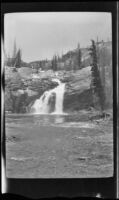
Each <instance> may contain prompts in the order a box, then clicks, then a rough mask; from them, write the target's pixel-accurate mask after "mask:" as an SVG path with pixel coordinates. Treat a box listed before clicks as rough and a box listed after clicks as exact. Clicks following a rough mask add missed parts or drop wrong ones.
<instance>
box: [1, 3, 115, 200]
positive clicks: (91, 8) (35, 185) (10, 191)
mask: <svg viewBox="0 0 119 200" xmlns="http://www.w3.org/2000/svg"><path fill="white" fill-rule="evenodd" d="M1 5H2V7H1V27H2V36H3V39H4V14H7V13H14V12H110V13H111V15H112V60H113V67H112V68H113V120H114V121H113V122H114V123H113V124H114V126H113V139H114V145H113V146H114V174H113V177H110V178H73V179H71V178H66V179H62V178H61V179H12V178H7V193H6V194H4V197H5V198H6V199H7V198H11V199H15V200H16V199H21V198H22V197H24V198H25V197H26V198H27V197H28V198H32V199H33V198H34V199H39V198H44V197H45V198H51V197H56V198H58V197H67V198H68V197H69V198H71V197H72V198H73V197H78V198H79V197H80V198H81V197H91V198H93V197H96V195H97V194H100V195H101V197H102V198H111V199H114V198H116V193H117V188H116V186H117V138H118V137H117V90H116V89H117V5H116V2H115V1H108V2H106V1H94V2H93V1H92V2H37V1H36V2H10V3H8V2H4V3H2V4H1ZM3 82H4V80H3ZM3 85H4V84H3ZM3 119H4V126H3V127H4V131H5V116H4V117H3ZM2 144H3V145H2V150H3V152H4V153H3V155H4V158H5V134H4V135H3V141H2Z"/></svg>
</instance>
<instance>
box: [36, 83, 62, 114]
mask: <svg viewBox="0 0 119 200" xmlns="http://www.w3.org/2000/svg"><path fill="white" fill-rule="evenodd" d="M52 81H54V82H57V83H58V86H57V87H56V88H54V89H51V90H49V91H46V92H44V93H43V95H42V96H41V97H40V99H37V100H36V101H35V103H34V104H33V106H32V110H34V113H35V114H49V113H50V105H49V99H50V98H51V96H52V95H53V94H55V95H56V100H55V106H54V112H52V113H50V114H64V112H63V100H64V92H65V83H61V82H60V80H59V79H53V80H52Z"/></svg>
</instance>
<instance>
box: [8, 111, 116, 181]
mask: <svg viewBox="0 0 119 200" xmlns="http://www.w3.org/2000/svg"><path fill="white" fill-rule="evenodd" d="M106 123H107V124H106ZM5 126H6V159H7V160H6V161H7V162H6V163H7V166H6V169H7V176H8V177H12V178H18V177H19V178H40V177H41V178H45V177H46V178H48V177H51V178H53V177H58V178H60V177H67V178H70V177H75V178H76V177H109V176H112V173H113V129H112V123H111V122H104V124H102V125H101V124H100V125H99V124H96V123H93V122H90V121H89V119H88V115H87V114H85V113H80V114H78V115H77V114H70V115H23V114H19V115H18V114H9V115H6V117H5Z"/></svg>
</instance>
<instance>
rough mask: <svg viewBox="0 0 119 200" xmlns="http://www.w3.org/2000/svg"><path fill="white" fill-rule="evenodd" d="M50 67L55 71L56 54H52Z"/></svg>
mask: <svg viewBox="0 0 119 200" xmlns="http://www.w3.org/2000/svg"><path fill="white" fill-rule="evenodd" d="M52 69H53V70H54V71H57V56H56V55H54V56H53V59H52Z"/></svg>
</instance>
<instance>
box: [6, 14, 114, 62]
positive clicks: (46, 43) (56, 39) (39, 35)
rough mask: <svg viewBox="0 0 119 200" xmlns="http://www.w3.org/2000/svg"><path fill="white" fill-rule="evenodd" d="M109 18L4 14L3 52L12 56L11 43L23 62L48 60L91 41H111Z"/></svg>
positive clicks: (107, 16)
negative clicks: (78, 44) (15, 46)
mask: <svg viewBox="0 0 119 200" xmlns="http://www.w3.org/2000/svg"><path fill="white" fill-rule="evenodd" d="M111 25H112V24H111V14H110V13H104V12H100V13H99V12H90V13H89V12H47V13H46V12H42V13H41V12H40V13H10V14H5V26H4V27H5V30H4V31H5V49H6V52H7V54H10V56H11V55H12V53H13V45H14V40H16V44H17V47H18V48H19V47H20V48H21V49H22V60H24V61H26V62H30V61H35V60H41V59H46V58H48V59H51V58H52V56H53V55H54V54H55V53H58V54H59V55H61V54H62V53H65V52H67V51H69V50H73V49H75V48H76V47H77V43H78V42H79V43H80V46H81V47H86V46H87V45H88V46H89V45H90V44H91V42H90V40H91V39H96V38H97V36H98V39H99V40H106V41H107V39H108V38H109V39H111V35H112V30H111Z"/></svg>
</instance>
